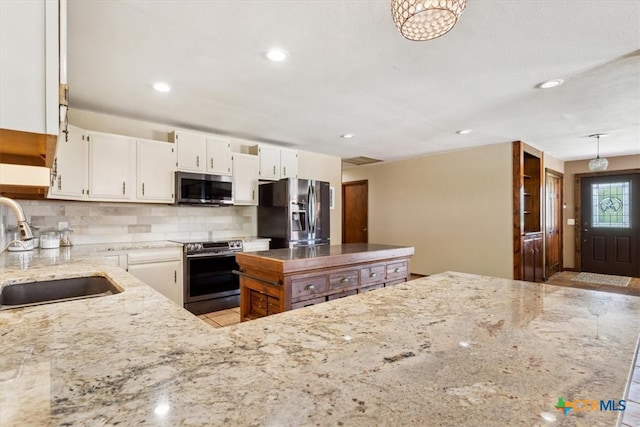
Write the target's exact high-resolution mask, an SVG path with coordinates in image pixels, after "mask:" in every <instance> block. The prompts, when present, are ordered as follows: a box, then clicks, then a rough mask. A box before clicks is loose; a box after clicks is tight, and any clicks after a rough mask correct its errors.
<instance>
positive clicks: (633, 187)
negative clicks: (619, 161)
mask: <svg viewBox="0 0 640 427" xmlns="http://www.w3.org/2000/svg"><path fill="white" fill-rule="evenodd" d="M580 188H581V225H582V230H581V240H582V242H581V260H580V261H581V271H588V272H592V273H602V274H615V275H619V276H634V277H640V224H639V223H640V174H637V173H634V174H625V175H607V176H600V177H598V176H596V177H589V178H582V179H581V183H580Z"/></svg>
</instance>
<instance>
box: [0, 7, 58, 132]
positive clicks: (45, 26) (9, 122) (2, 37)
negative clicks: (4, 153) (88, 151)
mask: <svg viewBox="0 0 640 427" xmlns="http://www.w3.org/2000/svg"><path fill="white" fill-rule="evenodd" d="M61 1H62V2H63V1H64V0H61ZM58 6H59V2H58V1H54V0H31V1H6V0H0V93H1V94H2V96H0V128H2V129H10V130H17V131H25V132H33V133H38V134H48V135H58V129H59V126H58V124H59V115H58V111H59V110H58V100H59V98H58V90H59V89H58V88H59V74H58V73H59V39H58V36H59V32H58V30H59V25H58Z"/></svg>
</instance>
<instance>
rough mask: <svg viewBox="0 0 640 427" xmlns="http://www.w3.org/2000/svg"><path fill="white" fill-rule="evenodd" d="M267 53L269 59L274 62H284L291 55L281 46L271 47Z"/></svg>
mask: <svg viewBox="0 0 640 427" xmlns="http://www.w3.org/2000/svg"><path fill="white" fill-rule="evenodd" d="M265 55H266V56H267V59H269V60H270V61H273V62H282V61H284V60H285V59H287V57H288V56H289V54H288V53H287V52H286V51H284V50H282V49H280V48H274V49H269V50H268V51H267V53H266V54H265Z"/></svg>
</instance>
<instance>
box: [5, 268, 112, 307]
mask: <svg viewBox="0 0 640 427" xmlns="http://www.w3.org/2000/svg"><path fill="white" fill-rule="evenodd" d="M120 292H122V289H120V288H119V287H117V286H116V285H115V284H113V283H112V282H111V281H110V280H109V279H107V278H106V277H102V276H88V277H74V278H71V279H59V280H47V281H43V282H28V283H15V284H12V285H6V286H4V287H3V288H2V291H0V310H8V309H11V308H19V307H26V306H31V305H38V304H48V303H53V302H62V301H71V300H77V299H82V298H95V297H102V296H107V295H114V294H118V293H120Z"/></svg>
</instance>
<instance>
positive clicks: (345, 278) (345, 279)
mask: <svg viewBox="0 0 640 427" xmlns="http://www.w3.org/2000/svg"><path fill="white" fill-rule="evenodd" d="M347 282H349V278H348V277H343V278H342V279H340V283H347Z"/></svg>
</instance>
